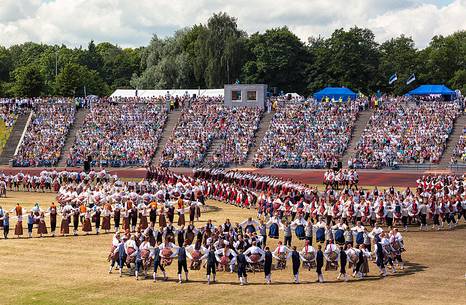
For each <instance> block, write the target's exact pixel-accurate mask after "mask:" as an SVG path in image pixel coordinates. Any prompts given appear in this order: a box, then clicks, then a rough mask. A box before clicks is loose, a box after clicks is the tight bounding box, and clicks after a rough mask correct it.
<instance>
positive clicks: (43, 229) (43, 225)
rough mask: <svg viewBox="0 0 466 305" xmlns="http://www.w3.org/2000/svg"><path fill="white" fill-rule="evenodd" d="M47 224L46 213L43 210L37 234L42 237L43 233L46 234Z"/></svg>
mask: <svg viewBox="0 0 466 305" xmlns="http://www.w3.org/2000/svg"><path fill="white" fill-rule="evenodd" d="M47 233H48V232H47V224H46V223H45V214H44V212H41V213H40V216H39V226H38V228H37V234H39V236H40V237H42V235H44V234H47Z"/></svg>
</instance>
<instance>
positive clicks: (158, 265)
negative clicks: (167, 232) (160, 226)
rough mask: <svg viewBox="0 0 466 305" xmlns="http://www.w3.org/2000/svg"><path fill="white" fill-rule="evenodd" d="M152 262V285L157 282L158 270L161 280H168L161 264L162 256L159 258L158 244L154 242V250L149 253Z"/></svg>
mask: <svg viewBox="0 0 466 305" xmlns="http://www.w3.org/2000/svg"><path fill="white" fill-rule="evenodd" d="M151 257H152V260H153V262H154V273H153V275H152V277H153V279H154V283H155V282H156V281H157V271H158V269H159V268H160V270H161V271H162V273H163V280H164V281H166V280H167V279H168V277H167V274H166V272H165V268H164V266H163V264H162V256H161V249H160V245H159V243H158V242H156V244H155V247H154V249H153V250H152V253H151Z"/></svg>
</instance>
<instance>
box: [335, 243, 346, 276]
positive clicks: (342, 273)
mask: <svg viewBox="0 0 466 305" xmlns="http://www.w3.org/2000/svg"><path fill="white" fill-rule="evenodd" d="M347 246H349V245H347ZM346 263H347V254H346V252H345V249H344V248H343V246H340V273H339V274H338V276H337V280H339V279H340V278H342V277H343V280H344V281H345V282H347V281H348V275H347V274H346Z"/></svg>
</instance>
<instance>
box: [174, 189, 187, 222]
mask: <svg viewBox="0 0 466 305" xmlns="http://www.w3.org/2000/svg"><path fill="white" fill-rule="evenodd" d="M183 198H184V195H183V194H181V196H180V197H179V198H178V200H177V202H176V208H177V209H176V211H177V213H178V222H177V224H178V226H184V225H185V218H184V200H183Z"/></svg>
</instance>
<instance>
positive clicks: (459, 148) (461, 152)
mask: <svg viewBox="0 0 466 305" xmlns="http://www.w3.org/2000/svg"><path fill="white" fill-rule="evenodd" d="M451 161H452V163H457V162H458V161H460V162H466V126H463V134H462V135H461V136H460V139H459V140H458V143H457V144H456V147H455V149H454V151H453V156H452V160H451Z"/></svg>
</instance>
